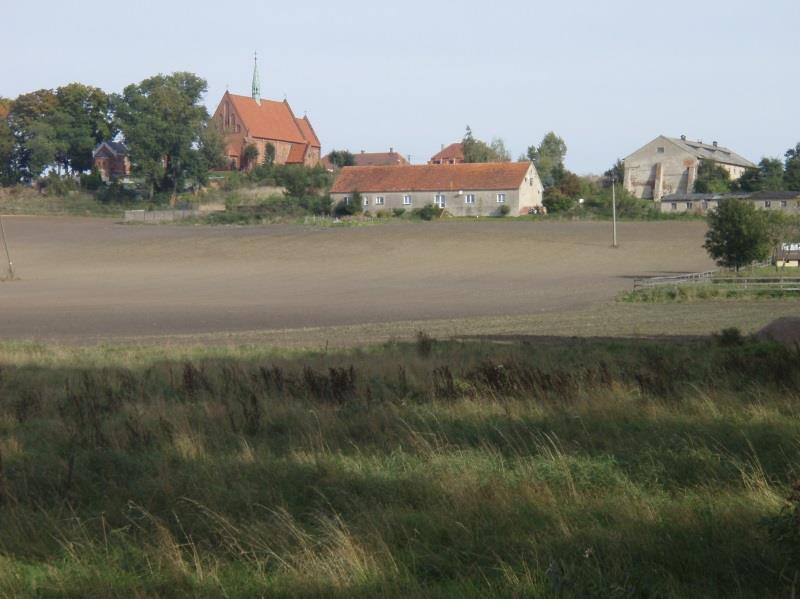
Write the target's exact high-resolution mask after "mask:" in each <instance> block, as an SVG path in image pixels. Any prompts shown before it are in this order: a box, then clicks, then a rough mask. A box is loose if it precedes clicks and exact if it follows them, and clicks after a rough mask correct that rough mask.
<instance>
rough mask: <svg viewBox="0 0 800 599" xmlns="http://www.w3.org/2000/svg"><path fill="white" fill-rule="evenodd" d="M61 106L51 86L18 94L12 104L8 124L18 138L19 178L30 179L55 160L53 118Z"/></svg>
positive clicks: (15, 165) (15, 155) (15, 137)
mask: <svg viewBox="0 0 800 599" xmlns="http://www.w3.org/2000/svg"><path fill="white" fill-rule="evenodd" d="M57 107H58V100H57V98H56V95H55V93H53V91H52V90H49V89H40V90H36V91H34V92H30V93H27V94H22V95H20V96H17V98H16V100H14V102H13V104H12V105H11V108H10V110H9V113H8V116H7V125H8V127H9V129H10V130H11V134H12V136H13V138H14V158H13V161H14V171H15V173H16V178H17V179H24V180H28V181H29V180H31V179H33V178H34V177H38V176H39V175H40V174H41V173H42V171H43V170H44V169H45V168H47V167H48V166H50V165H53V164H55V162H56V155H55V152H56V149H57V147H56V145H57V144H56V142H55V137H56V134H55V130H54V129H53V127H52V125H51V124H50V123H49V119H50V118H51V117H52V115H53V113H54V112H55V111H56V108H57ZM32 146H33V147H32ZM51 151H52V153H50V152H51ZM32 157H33V164H32V163H31V158H32Z"/></svg>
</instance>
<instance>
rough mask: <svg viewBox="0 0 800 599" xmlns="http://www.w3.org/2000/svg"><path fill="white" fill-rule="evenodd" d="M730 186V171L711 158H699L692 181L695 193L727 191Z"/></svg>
mask: <svg viewBox="0 0 800 599" xmlns="http://www.w3.org/2000/svg"><path fill="white" fill-rule="evenodd" d="M732 188H733V185H732V183H731V176H730V173H728V171H727V170H725V168H724V167H723V166H721V165H719V164H717V163H716V162H714V161H713V160H705V159H701V160H700V166H698V167H697V178H696V179H695V181H694V191H695V193H727V192H729V191H731V189H732Z"/></svg>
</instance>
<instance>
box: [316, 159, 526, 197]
mask: <svg viewBox="0 0 800 599" xmlns="http://www.w3.org/2000/svg"><path fill="white" fill-rule="evenodd" d="M529 168H530V163H529V162H487V163H478V164H446V165H438V164H434V165H432V164H422V165H405V166H346V167H344V168H343V169H342V170H341V171H339V176H338V177H337V178H336V181H335V182H334V184H333V187H332V188H331V193H352V192H355V191H358V192H370V193H372V192H381V191H383V192H387V193H388V192H403V191H455V190H471V189H487V190H488V189H492V190H493V189H501V190H502V189H517V188H518V187H519V186H520V185H522V183H523V180H524V179H525V175H526V174H527V173H528V169H529Z"/></svg>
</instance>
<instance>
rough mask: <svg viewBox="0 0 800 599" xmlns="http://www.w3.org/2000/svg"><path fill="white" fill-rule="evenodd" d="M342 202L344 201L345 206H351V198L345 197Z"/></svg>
mask: <svg viewBox="0 0 800 599" xmlns="http://www.w3.org/2000/svg"><path fill="white" fill-rule="evenodd" d="M342 200H343V201H344V203H345V205H347V204H349V203H350V196H344V197H343V198H342Z"/></svg>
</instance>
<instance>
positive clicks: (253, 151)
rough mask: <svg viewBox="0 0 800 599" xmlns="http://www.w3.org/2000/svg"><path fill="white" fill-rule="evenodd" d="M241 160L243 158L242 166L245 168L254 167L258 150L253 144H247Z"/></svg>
mask: <svg viewBox="0 0 800 599" xmlns="http://www.w3.org/2000/svg"><path fill="white" fill-rule="evenodd" d="M242 158H244V163H243V166H245V167H246V168H250V167H252V166H255V164H256V161H257V160H258V148H257V147H256V145H255V144H247V145H246V146H245V147H244V153H243V154H242Z"/></svg>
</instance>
